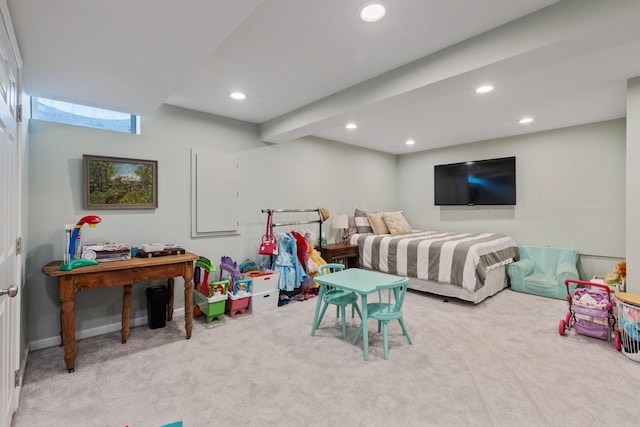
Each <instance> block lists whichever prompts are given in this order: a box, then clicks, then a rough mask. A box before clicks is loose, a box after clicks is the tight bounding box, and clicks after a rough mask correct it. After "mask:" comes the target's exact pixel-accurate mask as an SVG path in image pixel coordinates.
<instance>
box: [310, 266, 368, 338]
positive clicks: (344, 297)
mask: <svg viewBox="0 0 640 427" xmlns="http://www.w3.org/2000/svg"><path fill="white" fill-rule="evenodd" d="M340 270H344V265H342V264H325V265H322V266H320V267H319V268H318V275H320V276H323V275H325V274H329V273H334V272H336V271H340ZM322 286H324V285H322ZM322 302H323V304H324V305H323V306H322V311H321V312H320V317H319V318H318V325H320V322H321V321H322V317H323V316H324V313H325V312H326V311H327V307H329V305H330V304H333V305H335V306H336V317H340V313H341V312H342V338H343V339H346V338H347V322H346V307H347V306H348V305H351V317H354V316H355V315H354V310H355V311H357V312H358V316H360V319H362V313H361V312H360V307H358V295H356V294H355V293H354V292H351V291H345V290H342V289H335V288H331V287H327V289H325V292H324V295H323V297H322Z"/></svg>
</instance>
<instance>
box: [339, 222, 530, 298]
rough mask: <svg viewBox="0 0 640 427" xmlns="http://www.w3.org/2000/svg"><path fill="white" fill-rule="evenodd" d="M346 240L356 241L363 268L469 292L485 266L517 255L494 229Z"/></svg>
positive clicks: (359, 236) (477, 283)
mask: <svg viewBox="0 0 640 427" xmlns="http://www.w3.org/2000/svg"><path fill="white" fill-rule="evenodd" d="M350 242H351V244H357V245H358V248H359V252H360V266H361V267H363V268H369V269H372V270H377V271H382V272H385V273H389V274H397V275H399V276H407V277H415V278H418V279H424V280H435V281H438V282H445V283H451V284H453V285H457V286H462V287H463V288H465V289H467V290H469V291H472V292H473V291H477V290H478V289H480V288H481V287H482V286H483V285H484V281H485V278H486V277H487V271H488V270H490V269H492V268H495V267H497V266H500V265H504V264H508V263H510V262H511V261H513V259H514V258H515V257H516V256H517V255H518V244H517V243H516V242H515V240H513V239H512V238H511V237H509V236H506V235H504V234H496V233H445V232H436V231H423V232H415V233H411V234H402V235H398V236H391V235H388V234H387V235H375V234H354V235H353V236H351V238H350Z"/></svg>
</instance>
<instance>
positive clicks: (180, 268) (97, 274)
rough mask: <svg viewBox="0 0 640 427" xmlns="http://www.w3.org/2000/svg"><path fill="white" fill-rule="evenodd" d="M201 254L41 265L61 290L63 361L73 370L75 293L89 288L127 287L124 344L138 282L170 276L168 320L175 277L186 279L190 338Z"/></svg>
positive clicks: (55, 262)
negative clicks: (63, 266) (65, 267)
mask: <svg viewBox="0 0 640 427" xmlns="http://www.w3.org/2000/svg"><path fill="white" fill-rule="evenodd" d="M197 259H198V256H197V255H195V254H192V253H190V252H187V253H185V254H182V255H169V256H162V257H156V258H132V259H129V260H124V261H110V262H103V263H100V264H97V265H90V266H86V267H79V268H75V269H73V270H69V271H63V270H60V261H53V262H50V263H49V264H47V265H45V266H44V267H42V272H43V273H44V274H46V275H47V276H49V277H57V278H58V282H59V283H58V285H59V290H60V328H61V337H62V345H63V346H64V362H65V364H66V365H67V370H68V371H69V372H73V371H74V370H75V364H76V331H75V314H74V297H75V293H76V292H79V291H84V290H88V289H98V288H107V287H111V286H124V294H123V298H122V331H121V334H122V343H123V344H124V343H126V342H127V339H128V338H129V321H130V317H131V289H132V285H133V284H135V283H144V282H149V281H151V280H159V279H168V283H169V307H168V310H167V319H168V320H171V319H172V317H173V284H174V278H175V277H183V278H184V323H185V331H186V333H187V339H189V338H191V330H192V328H193V292H192V288H193V261H195V260H197Z"/></svg>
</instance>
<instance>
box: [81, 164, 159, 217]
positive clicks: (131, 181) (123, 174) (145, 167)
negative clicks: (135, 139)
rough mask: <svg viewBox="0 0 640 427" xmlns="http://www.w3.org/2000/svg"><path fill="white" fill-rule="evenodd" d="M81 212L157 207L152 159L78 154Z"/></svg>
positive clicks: (156, 180) (156, 177)
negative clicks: (79, 156) (82, 210)
mask: <svg viewBox="0 0 640 427" xmlns="http://www.w3.org/2000/svg"><path fill="white" fill-rule="evenodd" d="M82 184H83V198H82V199H83V207H84V209H155V208H157V207H158V162H157V161H156V160H141V159H127V158H122V157H106V156H93V155H89V154H83V155H82Z"/></svg>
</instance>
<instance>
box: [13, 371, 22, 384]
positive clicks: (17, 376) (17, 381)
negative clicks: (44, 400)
mask: <svg viewBox="0 0 640 427" xmlns="http://www.w3.org/2000/svg"><path fill="white" fill-rule="evenodd" d="M13 384H14V387H20V369H16V372H15V380H14V383H13Z"/></svg>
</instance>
